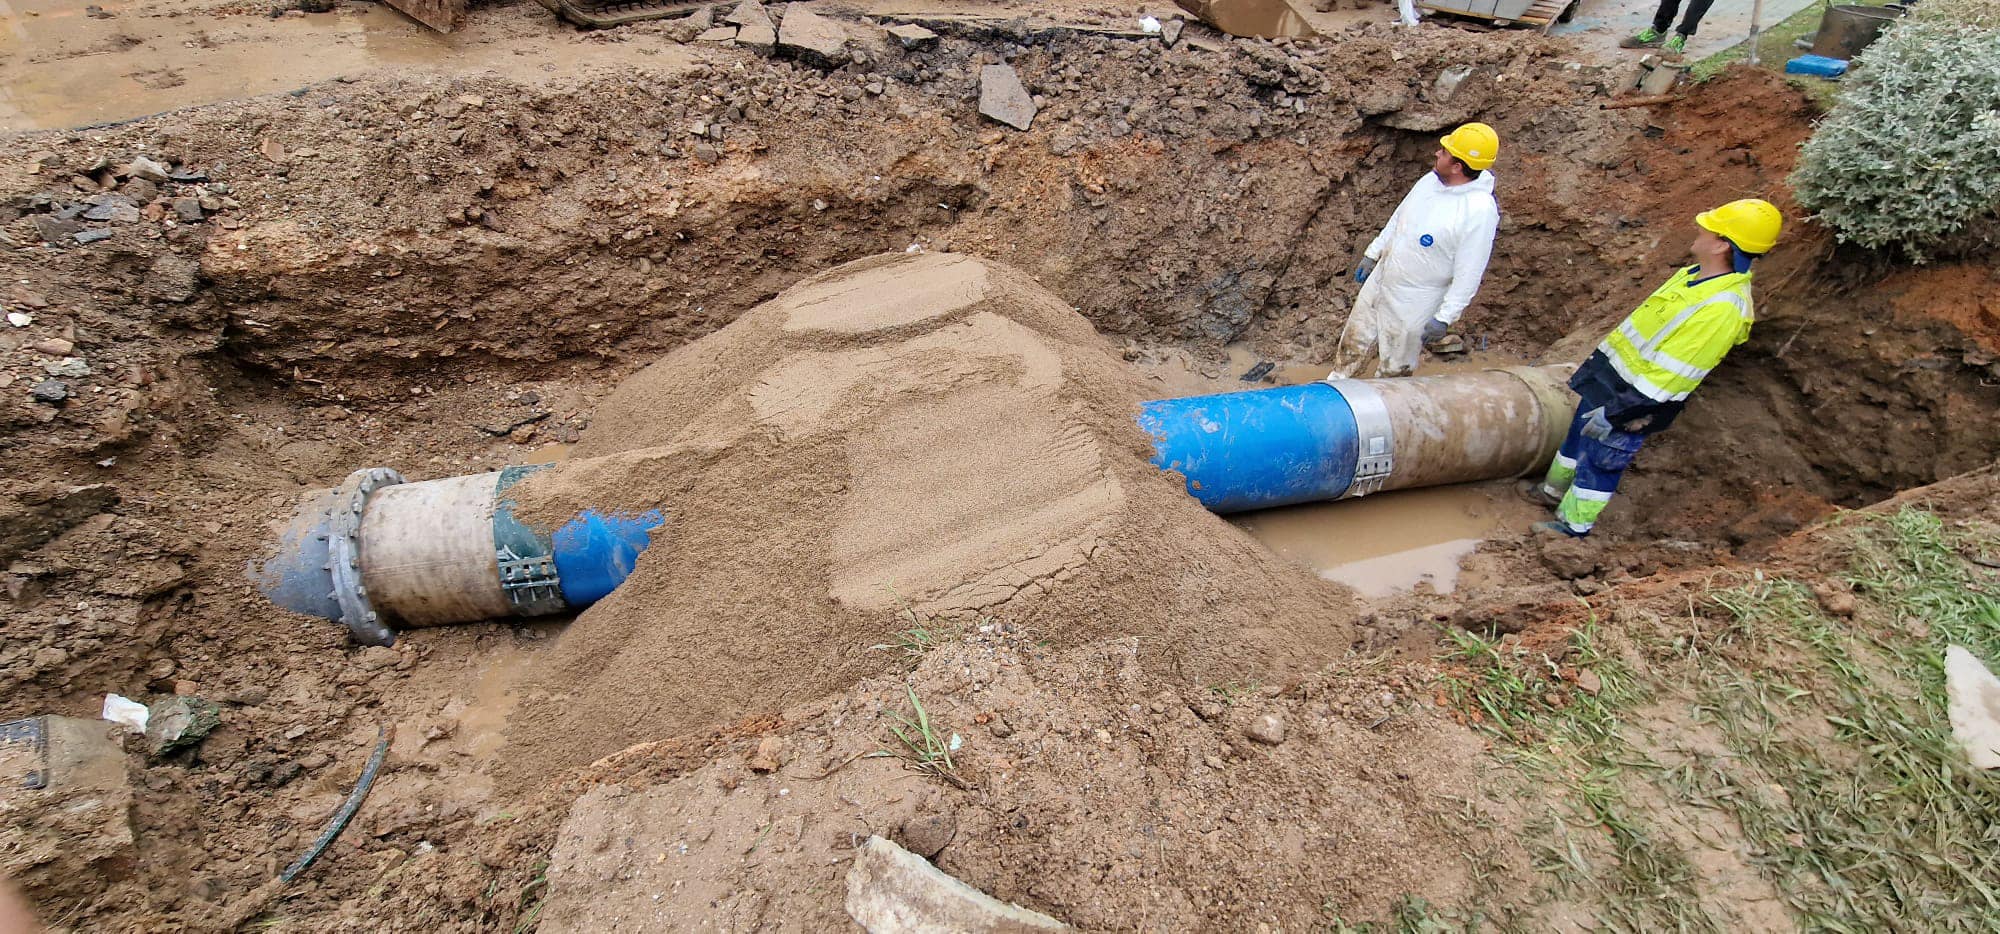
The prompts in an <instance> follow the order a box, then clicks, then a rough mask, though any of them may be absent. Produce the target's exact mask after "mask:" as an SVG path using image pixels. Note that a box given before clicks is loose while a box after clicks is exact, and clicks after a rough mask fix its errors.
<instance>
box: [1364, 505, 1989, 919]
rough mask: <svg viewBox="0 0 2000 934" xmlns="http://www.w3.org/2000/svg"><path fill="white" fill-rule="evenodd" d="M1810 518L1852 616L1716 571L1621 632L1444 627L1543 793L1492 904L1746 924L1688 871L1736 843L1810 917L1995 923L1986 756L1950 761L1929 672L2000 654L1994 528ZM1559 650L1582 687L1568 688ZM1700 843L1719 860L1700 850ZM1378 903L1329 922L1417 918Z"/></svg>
mask: <svg viewBox="0 0 2000 934" xmlns="http://www.w3.org/2000/svg"><path fill="white" fill-rule="evenodd" d="M1823 534H1825V535H1828V536H1832V537H1834V538H1835V540H1837V541H1838V542H1840V543H1841V544H1840V546H1839V551H1838V552H1837V554H1836V558H1835V560H1836V561H1838V562H1839V565H1838V566H1836V568H1834V569H1833V570H1834V572H1835V573H1836V574H1837V575H1838V576H1837V577H1835V578H1834V580H1836V581H1839V582H1841V583H1845V584H1847V585H1848V586H1851V587H1852V588H1853V589H1854V591H1855V593H1856V595H1857V598H1858V599H1857V608H1856V612H1855V615H1854V616H1853V617H1852V618H1851V619H1850V618H1840V617H1834V616H1831V615H1829V614H1828V613H1827V612H1826V611H1825V610H1824V609H1822V607H1821V605H1820V601H1819V599H1818V597H1816V596H1815V594H1814V592H1813V591H1812V590H1811V589H1810V587H1808V585H1807V584H1806V583H1804V582H1801V581H1798V580H1793V579H1789V578H1786V577H1781V576H1767V575H1766V574H1764V573H1763V572H1761V571H1756V572H1751V573H1748V574H1744V573H1736V572H1729V573H1727V574H1718V578H1717V581H1716V582H1715V583H1714V584H1712V585H1711V587H1710V588H1707V589H1706V591H1705V592H1704V593H1702V594H1700V595H1697V596H1694V597H1692V598H1691V599H1690V600H1689V602H1688V603H1687V605H1686V606H1685V608H1683V609H1679V610H1676V611H1674V612H1676V613H1679V614H1684V615H1676V616H1675V617H1674V618H1672V619H1657V618H1656V622H1657V625H1651V626H1649V625H1646V624H1635V625H1632V626H1622V627H1620V629H1619V630H1618V631H1617V632H1615V633H1613V632H1606V631H1604V630H1603V628H1602V627H1601V624H1600V623H1598V622H1597V621H1596V619H1595V618H1593V619H1592V621H1591V622H1590V623H1589V624H1587V625H1585V626H1584V627H1582V628H1581V629H1579V630H1577V631H1576V632H1575V633H1574V634H1573V636H1572V638H1571V642H1570V645H1569V646H1568V647H1567V651H1566V652H1559V653H1557V656H1558V657H1554V658H1552V657H1549V656H1548V655H1544V654H1542V653H1540V652H1537V651H1535V650H1532V649H1524V648H1521V647H1520V646H1519V645H1517V644H1508V643H1502V642H1497V641H1489V640H1486V639H1483V638H1480V637H1478V636H1475V635H1470V634H1464V633H1460V634H1456V635H1454V636H1453V641H1454V645H1453V648H1452V650H1451V651H1450V653H1449V654H1448V655H1447V656H1446V657H1445V659H1444V661H1445V662H1446V663H1447V664H1448V665H1449V666H1450V669H1451V670H1452V672H1453V673H1452V674H1450V675H1448V676H1447V677H1446V678H1445V679H1444V680H1445V685H1446V687H1447V689H1448V690H1449V692H1450V693H1451V694H1452V695H1453V697H1454V700H1455V704H1456V706H1457V707H1458V709H1460V710H1462V711H1466V712H1467V713H1469V714H1476V716H1474V717H1473V719H1474V721H1475V724H1476V725H1477V726H1478V727H1479V728H1480V729H1483V730H1485V731H1487V732H1488V733H1490V734H1491V735H1492V737H1493V739H1494V753H1495V755H1496V756H1497V757H1498V758H1499V759H1500V760H1501V761H1502V762H1503V763H1506V764H1508V765H1510V766H1512V767H1513V769H1514V770H1515V772H1516V774H1517V775H1518V776H1519V777H1520V779H1521V782H1520V787H1519V788H1517V789H1512V792H1513V793H1514V794H1516V795H1517V796H1519V797H1521V798H1522V800H1524V801H1526V802H1529V803H1530V805H1531V813H1532V809H1533V807H1540V808H1541V811H1540V813H1539V814H1537V815H1536V816H1535V817H1534V818H1533V819H1532V820H1531V822H1530V824H1529V826H1528V828H1527V829H1528V834H1527V835H1526V837H1525V838H1524V844H1525V845H1526V846H1528V847H1529V849H1530V850H1531V851H1532V852H1534V854H1535V865H1534V869H1535V878H1536V879H1538V880H1539V882H1537V883H1536V888H1537V891H1536V893H1535V894H1534V895H1533V896H1532V897H1531V898H1529V899H1528V900H1527V903H1526V904H1514V905H1499V906H1494V905H1490V904H1489V905H1488V906H1487V909H1488V917H1489V920H1491V921H1492V922H1493V923H1495V924H1496V925H1497V926H1499V927H1502V928H1507V927H1516V926H1520V927H1526V928H1530V929H1532V928H1533V927H1535V926H1537V924H1538V922H1539V921H1540V920H1542V919H1539V918H1537V917H1536V916H1535V914H1534V912H1535V910H1536V909H1537V908H1538V907H1539V906H1540V905H1542V904H1546V903H1549V902H1553V901H1562V902H1565V903H1568V904H1571V905H1585V906H1588V908H1589V910H1590V911H1591V912H1592V913H1593V914H1595V915H1596V917H1597V919H1598V920H1599V921H1600V922H1601V923H1602V925H1603V926H1604V927H1605V928H1607V929H1610V930H1621V931H1653V930H1676V931H1724V930H1739V929H1743V928H1744V926H1745V924H1746V919H1745V918H1744V917H1742V916H1741V914H1740V909H1743V908H1744V907H1745V905H1743V904H1740V903H1731V902H1730V901H1729V898H1730V897H1731V896H1727V895H1723V894H1720V890H1719V888H1718V886H1719V885H1720V884H1721V882H1722V881H1724V880H1722V879H1720V878H1717V877H1708V876H1704V875H1703V873H1704V872H1707V873H1711V874H1712V873H1718V872H1722V873H1728V872H1733V871H1737V870H1735V869H1731V868H1730V867H1732V866H1739V865H1740V871H1741V872H1742V873H1744V874H1747V875H1750V876H1753V877H1754V878H1753V879H1751V880H1750V883H1751V884H1757V885H1765V886H1768V890H1769V891H1774V892H1776V893H1777V894H1778V896H1779V897H1780V898H1781V899H1782V900H1783V903H1784V906H1785V908H1786V910H1787V911H1788V912H1789V914H1790V917H1791V918H1792V920H1793V921H1795V922H1796V923H1797V924H1798V925H1799V926H1800V927H1802V928H1804V929H1807V930H1813V931H1839V932H1846V931H1885V930H1887V931H1914V930H1924V931H1991V930H1994V929H1995V927H1996V924H1995V922H1994V920H1993V919H1994V918H1996V917H2000V776H1995V775H1989V774H1986V773H1982V772H1978V771H1975V770H1973V769H1972V768H1971V767H1970V766H1969V765H1967V764H1966V763H1965V759H1964V755H1963V752H1962V751H1961V750H1960V749H1959V747H1958V745H1957V744H1956V742H1955V741H1954V740H1953V739H1952V737H1951V734H1950V726H1949V721H1948V719H1947V717H1946V713H1945V700H1944V674H1943V651H1944V648H1945V646H1946V645H1949V644H1956V645H1962V646H1965V647H1966V648H1968V649H1970V650H1971V651H1972V652H1973V653H1974V654H1976V655H1979V656H1980V657H1982V658H1984V659H1988V660H1993V659H2000V596H1996V595H2000V574H1995V573H1994V572H1993V571H1990V570H1987V569H1984V568H1981V567H1978V566H1976V565H1974V564H1972V563H1971V562H1968V561H1966V560H1965V559H1964V558H1963V557H1961V554H1962V553H1974V552H1979V551H1986V552H1989V553H1990V552H1991V551H1992V549H1993V548H1994V547H1995V546H1994V543H1993V542H1987V541H1968V540H1964V539H1963V538H1961V537H1960V536H1959V535H1956V534H1954V533H1953V532H1951V531H1950V530H1949V529H1947V528H1946V527H1945V525H1944V524H1943V523H1942V522H1941V521H1940V520H1939V519H1938V518H1937V517H1936V516H1934V515H1932V514H1930V513H1928V512H1925V511H1922V510H1918V509H1905V510H1903V511H1901V512H1898V513H1895V514H1893V515H1886V516H1876V515H1868V514H1852V515H1850V516H1847V517H1845V518H1844V519H1843V520H1842V521H1840V522H1838V523H1836V524H1835V525H1834V526H1832V527H1830V528H1829V529H1827V530H1826V531H1825V532H1824V533H1823ZM1821 586H1825V585H1824V584H1822V585H1821ZM1654 606H1655V608H1657V604H1656V605H1654ZM1613 644H1615V645H1616V646H1617V650H1616V651H1614V650H1612V649H1611V648H1609V646H1610V645H1613ZM1572 665H1573V666H1575V667H1576V668H1578V669H1587V670H1590V671H1592V672H1594V673H1596V674H1597V676H1598V677H1599V678H1600V679H1601V680H1602V684H1603V686H1602V689H1601V690H1600V691H1598V692H1597V694H1596V695H1595V696H1591V695H1589V694H1587V693H1585V692H1583V691H1580V690H1567V689H1564V688H1563V686H1562V682H1561V680H1560V675H1561V674H1563V673H1564V672H1565V671H1566V669H1567V667H1568V666H1572ZM1642 712H1643V714H1644V715H1643V716H1640V714H1641V713H1642ZM1683 746H1686V747H1688V748H1682V747H1683ZM1508 791H1509V790H1508V789H1496V790H1495V793H1497V794H1503V795H1504V794H1507V793H1508ZM1676 827H1677V828H1679V829H1678V830H1676V829H1675V828H1676ZM1691 827H1692V828H1696V829H1694V830H1690V829H1689V828H1691ZM1677 839H1678V840H1679V841H1681V842H1680V843H1677V842H1676V840H1677ZM1693 849H1709V850H1713V851H1715V853H1716V854H1720V855H1722V856H1724V857H1727V858H1730V859H1734V860H1735V862H1727V861H1725V862H1724V863H1721V864H1718V865H1720V866H1721V867H1722V868H1717V867H1716V866H1712V865H1710V866H1705V867H1698V865H1697V863H1696V862H1695V861H1694V857H1693V854H1692V852H1690V851H1691V850H1693ZM1731 854H1733V856H1732V855H1731ZM1499 868H1502V869H1504V868H1505V867H1499ZM1757 880H1761V882H1759V881H1757ZM1737 881H1738V882H1739V883H1740V881H1741V880H1740V878H1739V879H1738V880H1737ZM1450 916H1451V915H1450V912H1448V911H1444V912H1440V911H1439V910H1438V909H1436V908H1426V909H1425V911H1424V917H1426V918H1435V917H1450ZM1377 924H1378V926H1376V927H1372V928H1360V927H1355V926H1351V925H1350V926H1346V927H1344V928H1343V929H1347V930H1391V929H1394V930H1423V928H1416V927H1410V926H1408V925H1406V924H1405V923H1404V920H1403V918H1402V917H1401V915H1400V913H1399V916H1398V918H1395V919H1390V920H1389V921H1386V922H1378V923H1377ZM1385 925H1386V926H1385Z"/></svg>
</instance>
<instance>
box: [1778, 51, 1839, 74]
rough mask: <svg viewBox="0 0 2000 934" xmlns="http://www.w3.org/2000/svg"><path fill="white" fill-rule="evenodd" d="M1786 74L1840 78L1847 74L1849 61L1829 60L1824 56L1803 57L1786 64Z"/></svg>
mask: <svg viewBox="0 0 2000 934" xmlns="http://www.w3.org/2000/svg"><path fill="white" fill-rule="evenodd" d="M1785 74H1788V75H1817V76H1819V77H1821V78H1838V77H1840V76H1841V75H1844V74H1847V59H1844V58H1827V57H1826V56H1824V55H1801V56H1799V57H1798V58H1795V59H1792V60H1791V61H1789V62H1786V63H1785Z"/></svg>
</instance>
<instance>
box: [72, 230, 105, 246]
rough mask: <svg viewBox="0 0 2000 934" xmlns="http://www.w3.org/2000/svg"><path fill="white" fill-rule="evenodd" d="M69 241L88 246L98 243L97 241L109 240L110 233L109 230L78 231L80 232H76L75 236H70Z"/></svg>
mask: <svg viewBox="0 0 2000 934" xmlns="http://www.w3.org/2000/svg"><path fill="white" fill-rule="evenodd" d="M71 239H73V240H75V241H76V242H78V243H85V244H89V243H96V242H97V241H99V240H109V239H111V231H109V230H85V231H80V232H78V233H75V234H72V235H71Z"/></svg>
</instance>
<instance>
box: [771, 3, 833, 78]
mask: <svg viewBox="0 0 2000 934" xmlns="http://www.w3.org/2000/svg"><path fill="white" fill-rule="evenodd" d="M778 51H779V52H782V53H784V54H786V55H790V56H793V57H794V58H797V59H798V60H799V61H802V62H805V63H806V64H808V65H812V66H814V67H816V68H838V67H840V66H841V65H844V64H846V63H847V59H848V55H847V31H846V30H844V29H841V28H840V24H839V23H836V22H834V21H833V20H830V19H827V18H826V17H824V16H821V15H819V14H818V13H814V12H813V11H812V10H810V9H808V8H807V7H806V5H805V4H803V3H788V4H785V19H784V21H783V22H782V23H781V24H780V25H779V27H778Z"/></svg>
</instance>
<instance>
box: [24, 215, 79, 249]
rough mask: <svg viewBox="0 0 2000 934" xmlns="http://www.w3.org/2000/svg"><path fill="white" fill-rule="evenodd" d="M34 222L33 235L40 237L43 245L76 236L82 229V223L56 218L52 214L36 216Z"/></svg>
mask: <svg viewBox="0 0 2000 934" xmlns="http://www.w3.org/2000/svg"><path fill="white" fill-rule="evenodd" d="M34 220H35V235H36V236H38V237H41V238H42V242H44V243H54V242H56V241H58V240H61V239H63V238H64V237H73V236H76V233H77V231H80V230H82V229H83V222H82V221H80V220H76V219H75V218H66V217H57V216H55V215H54V214H37V215H35V217H34Z"/></svg>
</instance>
